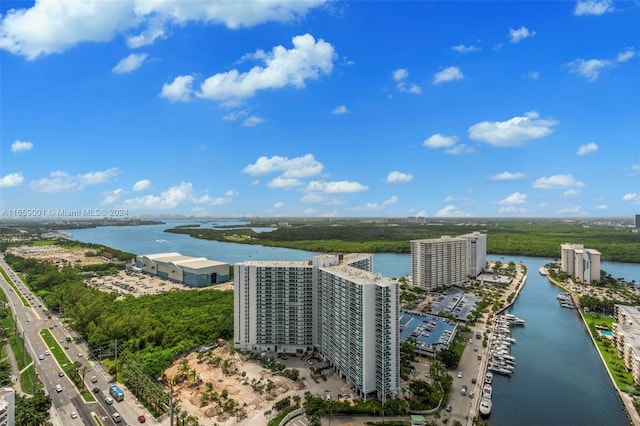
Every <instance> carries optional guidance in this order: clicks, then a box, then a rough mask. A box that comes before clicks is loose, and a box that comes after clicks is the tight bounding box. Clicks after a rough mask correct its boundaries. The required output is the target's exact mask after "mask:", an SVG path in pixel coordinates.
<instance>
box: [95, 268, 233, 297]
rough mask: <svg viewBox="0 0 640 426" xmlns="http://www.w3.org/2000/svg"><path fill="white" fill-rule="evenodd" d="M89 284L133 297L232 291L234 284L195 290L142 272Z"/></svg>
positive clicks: (97, 279)
mask: <svg viewBox="0 0 640 426" xmlns="http://www.w3.org/2000/svg"><path fill="white" fill-rule="evenodd" d="M86 282H87V284H89V285H93V286H95V287H96V288H98V289H99V290H102V291H107V292H110V291H117V292H119V293H121V295H123V296H124V295H125V294H132V295H133V296H142V295H146V294H158V293H162V292H165V291H171V290H194V291H197V290H201V289H212V288H213V289H218V290H231V289H233V284H232V283H224V284H219V285H215V286H212V287H202V288H194V287H189V286H187V285H184V284H179V283H175V282H173V281H171V280H167V279H164V278H160V277H157V276H154V275H148V274H144V273H142V272H129V271H120V272H118V274H116V275H108V276H103V277H93V278H88V279H87V281H86Z"/></svg>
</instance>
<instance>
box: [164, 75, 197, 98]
mask: <svg viewBox="0 0 640 426" xmlns="http://www.w3.org/2000/svg"><path fill="white" fill-rule="evenodd" d="M192 85H193V76H191V75H179V76H178V77H176V78H175V79H173V81H172V82H171V83H165V84H164V85H163V86H162V92H160V96H161V97H163V98H165V99H167V100H168V101H169V102H187V101H189V100H190V99H191V94H192V93H193V89H192V88H191V86H192Z"/></svg>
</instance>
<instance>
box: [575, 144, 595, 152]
mask: <svg viewBox="0 0 640 426" xmlns="http://www.w3.org/2000/svg"><path fill="white" fill-rule="evenodd" d="M597 151H598V144H597V143H595V142H589V143H588V144H586V145H582V146H581V147H580V148H578V152H576V154H578V155H587V154H589V153H591V152H597Z"/></svg>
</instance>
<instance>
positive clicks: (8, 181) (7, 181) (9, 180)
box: [0, 172, 24, 188]
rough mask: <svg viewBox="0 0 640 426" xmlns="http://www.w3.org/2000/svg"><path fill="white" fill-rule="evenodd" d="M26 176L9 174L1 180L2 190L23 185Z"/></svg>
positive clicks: (0, 186)
mask: <svg viewBox="0 0 640 426" xmlns="http://www.w3.org/2000/svg"><path fill="white" fill-rule="evenodd" d="M22 182H24V176H22V173H19V172H18V173H9V174H8V175H4V176H2V177H1V178H0V188H13V187H16V186H20V185H22Z"/></svg>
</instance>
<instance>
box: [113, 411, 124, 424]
mask: <svg viewBox="0 0 640 426" xmlns="http://www.w3.org/2000/svg"><path fill="white" fill-rule="evenodd" d="M111 418H113V421H114V422H116V423H120V422H121V421H122V417H121V416H120V414H119V413H113V414H112V415H111Z"/></svg>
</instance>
